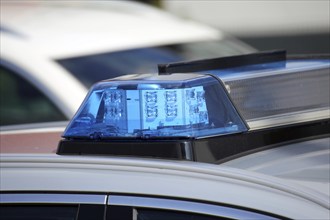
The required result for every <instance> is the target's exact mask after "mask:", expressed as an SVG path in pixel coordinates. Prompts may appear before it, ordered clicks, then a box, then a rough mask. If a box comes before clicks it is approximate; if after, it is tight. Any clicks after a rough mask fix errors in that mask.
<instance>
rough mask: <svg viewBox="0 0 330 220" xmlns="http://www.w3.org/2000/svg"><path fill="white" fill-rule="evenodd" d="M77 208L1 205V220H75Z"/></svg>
mask: <svg viewBox="0 0 330 220" xmlns="http://www.w3.org/2000/svg"><path fill="white" fill-rule="evenodd" d="M77 211H78V206H31V205H24V206H23V205H17V206H16V205H12V206H7V205H1V206H0V219H1V220H75V219H76V217H77Z"/></svg>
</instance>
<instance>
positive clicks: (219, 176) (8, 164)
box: [1, 154, 329, 219]
mask: <svg viewBox="0 0 330 220" xmlns="http://www.w3.org/2000/svg"><path fill="white" fill-rule="evenodd" d="M1 162H2V164H1V190H2V191H15V192H19V191H34V192H36V191H49V192H56V191H58V192H79V193H83V192H86V193H87V192H110V193H129V194H143V195H157V196H169V197H176V198H184V199H196V200H202V201H208V202H216V203H225V204H232V205H236V206H242V207H247V208H252V209H256V210H263V211H266V212H270V213H274V214H278V215H282V216H286V217H289V218H294V219H312V218H314V219H315V218H316V219H327V218H328V215H329V209H328V208H329V204H328V202H327V198H324V197H323V195H322V194H318V193H317V192H315V191H313V190H310V189H307V188H303V187H297V186H292V185H290V184H287V183H281V182H280V180H277V179H276V178H273V177H269V176H266V175H261V174H257V173H252V172H248V171H244V170H240V169H234V168H226V167H221V166H220V167H219V166H216V165H208V164H200V163H192V162H171V161H161V160H147V159H146V160H139V159H131V158H129V159H125V158H111V157H109V158H104V157H103V158H101V157H72V156H57V155H42V156H36V155H10V154H7V155H3V156H2V157H1ZM22 179H24V181H21V180H22Z"/></svg>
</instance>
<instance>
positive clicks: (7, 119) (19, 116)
mask: <svg viewBox="0 0 330 220" xmlns="http://www.w3.org/2000/svg"><path fill="white" fill-rule="evenodd" d="M63 120H66V117H65V116H64V115H63V113H61V112H60V111H59V110H58V109H57V108H56V107H55V106H54V104H53V103H51V101H50V100H49V99H48V98H47V97H46V96H45V95H44V94H42V93H41V92H40V91H39V90H37V89H36V88H35V87H34V86H32V85H31V84H30V83H29V82H27V81H26V80H25V79H23V78H21V77H20V76H19V75H17V74H15V73H14V72H12V71H10V70H8V69H6V68H4V67H2V66H0V126H3V125H13V124H24V123H38V122H49V121H63Z"/></svg>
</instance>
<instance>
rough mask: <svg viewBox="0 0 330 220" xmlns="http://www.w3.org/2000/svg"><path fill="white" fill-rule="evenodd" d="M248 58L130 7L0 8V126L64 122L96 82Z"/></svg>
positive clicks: (201, 33)
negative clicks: (161, 67)
mask: <svg viewBox="0 0 330 220" xmlns="http://www.w3.org/2000/svg"><path fill="white" fill-rule="evenodd" d="M251 51H254V49H253V48H251V47H250V46H248V45H246V44H244V43H242V42H241V41H238V40H236V39H234V38H232V37H227V36H225V35H224V34H223V33H221V32H219V31H218V30H215V29H212V28H210V27H207V26H204V25H199V24H197V23H194V22H189V21H185V20H180V19H178V18H175V17H173V16H171V15H169V14H166V13H164V12H162V11H160V10H158V9H154V8H151V7H149V6H145V5H141V4H138V3H134V2H128V1H107V2H100V1H98V2H95V1H90V2H89V1H80V2H75V1H73V2H66V3H64V2H55V1H36V2H34V1H27V2H23V1H21V2H17V1H16V2H15V1H14V2H12V1H1V72H0V73H1V83H2V85H1V87H0V88H1V112H0V115H1V120H0V121H1V125H10V124H20V123H32V122H45V121H59V120H67V119H69V118H71V116H72V115H73V114H74V112H75V111H76V109H77V108H78V106H79V104H80V103H81V101H82V99H83V98H84V96H85V95H86V92H87V89H88V88H89V87H90V86H91V85H92V84H93V83H94V82H97V81H99V80H103V79H107V78H112V77H115V76H119V75H123V74H135V73H142V72H154V71H155V70H156V68H157V66H156V64H158V63H167V62H174V61H181V60H186V59H198V58H201V57H204V58H205V57H214V56H223V55H234V54H241V53H248V52H251ZM8 94H12V95H11V98H10V99H9V98H8V97H7V96H8Z"/></svg>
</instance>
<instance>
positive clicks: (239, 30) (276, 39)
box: [160, 0, 330, 54]
mask: <svg viewBox="0 0 330 220" xmlns="http://www.w3.org/2000/svg"><path fill="white" fill-rule="evenodd" d="M160 5H161V6H162V8H164V9H165V10H167V11H169V12H171V13H173V14H175V15H177V16H180V17H182V18H185V19H191V20H195V21H199V22H203V23H205V24H209V25H211V26H212V27H215V28H219V29H221V30H223V31H225V32H227V33H230V34H232V35H234V36H236V37H238V38H239V39H242V40H243V41H245V42H248V43H249V44H250V45H253V46H254V47H255V48H257V49H258V50H261V51H262V50H271V49H274V48H283V49H286V50H287V51H288V52H289V53H291V54H307V53H310V54H320V53H330V41H329V38H330V29H329V27H330V11H329V8H330V2H329V1H323V0H315V1H189V0H187V1H166V0H165V1H160Z"/></svg>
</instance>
